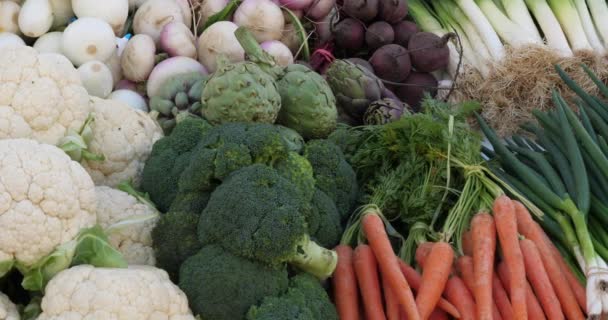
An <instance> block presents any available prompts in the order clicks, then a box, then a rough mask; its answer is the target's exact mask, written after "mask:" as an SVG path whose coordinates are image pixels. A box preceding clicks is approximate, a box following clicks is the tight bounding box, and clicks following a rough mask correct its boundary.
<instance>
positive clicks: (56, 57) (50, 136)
mask: <svg viewBox="0 0 608 320" xmlns="http://www.w3.org/2000/svg"><path fill="white" fill-rule="evenodd" d="M89 108H90V106H89V95H88V93H87V91H86V89H85V88H84V87H83V86H82V82H81V81H80V76H79V75H78V72H77V71H76V69H75V68H74V66H73V65H72V63H71V62H70V61H69V60H68V59H67V58H66V57H64V56H63V55H60V54H56V53H38V51H37V50H36V49H34V48H32V47H28V46H19V47H11V48H10V49H4V50H0V139H6V138H29V139H34V140H37V141H40V142H44V143H48V144H52V145H56V144H57V143H58V142H59V140H60V139H61V138H62V137H63V136H65V135H66V134H67V132H68V129H73V130H78V129H79V128H80V127H81V126H82V124H83V123H84V121H85V119H86V118H87V115H88V114H89V110H90V109H89Z"/></svg>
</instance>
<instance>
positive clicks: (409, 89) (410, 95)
mask: <svg viewBox="0 0 608 320" xmlns="http://www.w3.org/2000/svg"><path fill="white" fill-rule="evenodd" d="M437 85H438V84H437V79H435V77H433V75H432V74H430V73H422V72H416V71H413V72H411V73H410V75H409V76H408V77H407V79H406V80H405V81H403V84H402V85H399V86H395V87H394V88H393V92H394V93H395V94H396V95H397V97H399V99H401V100H402V101H404V102H405V103H407V104H408V105H409V106H410V107H412V109H414V111H416V112H418V111H420V105H421V102H422V99H423V98H424V93H425V92H428V93H429V94H430V95H431V97H435V95H436V94H437Z"/></svg>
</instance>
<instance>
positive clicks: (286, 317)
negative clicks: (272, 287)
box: [247, 293, 322, 320]
mask: <svg viewBox="0 0 608 320" xmlns="http://www.w3.org/2000/svg"><path fill="white" fill-rule="evenodd" d="M295 296H298V297H297V300H296V299H295V298H296V297H295ZM304 299H305V297H304V295H303V294H301V293H300V294H298V295H295V294H292V295H291V296H289V297H286V296H282V297H266V298H264V300H263V301H262V304H261V305H259V306H252V307H251V309H249V312H247V320H317V319H322V318H315V317H314V315H313V312H312V311H311V310H310V309H309V308H308V307H306V305H305V304H304V303H303V301H302V300H304ZM294 300H295V301H294Z"/></svg>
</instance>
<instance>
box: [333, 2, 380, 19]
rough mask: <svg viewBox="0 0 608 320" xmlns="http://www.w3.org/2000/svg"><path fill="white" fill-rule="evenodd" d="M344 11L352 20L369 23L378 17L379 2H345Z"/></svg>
mask: <svg viewBox="0 0 608 320" xmlns="http://www.w3.org/2000/svg"><path fill="white" fill-rule="evenodd" d="M342 10H343V11H344V12H345V13H346V15H347V16H349V17H351V18H355V19H359V20H361V21H364V22H369V21H372V20H373V19H374V18H375V17H376V16H377V15H378V0H345V1H344V5H343V6H342Z"/></svg>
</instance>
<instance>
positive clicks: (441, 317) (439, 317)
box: [429, 309, 448, 320]
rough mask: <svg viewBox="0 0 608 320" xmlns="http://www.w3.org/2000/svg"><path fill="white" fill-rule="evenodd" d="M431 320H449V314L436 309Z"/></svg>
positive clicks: (430, 317)
mask: <svg viewBox="0 0 608 320" xmlns="http://www.w3.org/2000/svg"><path fill="white" fill-rule="evenodd" d="M429 320H448V314H447V313H445V311H443V310H441V309H435V310H433V312H432V313H431V315H430V316H429Z"/></svg>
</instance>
